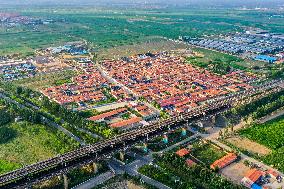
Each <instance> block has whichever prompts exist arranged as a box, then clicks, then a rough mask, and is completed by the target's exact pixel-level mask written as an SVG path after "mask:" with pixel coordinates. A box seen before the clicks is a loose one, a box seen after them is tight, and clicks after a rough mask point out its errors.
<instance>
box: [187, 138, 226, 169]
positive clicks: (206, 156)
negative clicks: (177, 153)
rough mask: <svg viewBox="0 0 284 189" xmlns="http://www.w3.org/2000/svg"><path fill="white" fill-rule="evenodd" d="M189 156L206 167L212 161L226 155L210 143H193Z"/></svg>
mask: <svg viewBox="0 0 284 189" xmlns="http://www.w3.org/2000/svg"><path fill="white" fill-rule="evenodd" d="M191 154H192V155H193V156H194V157H195V158H197V159H198V160H200V161H201V162H203V163H205V164H206V165H211V164H212V163H213V162H214V161H216V160H217V159H220V158H221V157H223V156H225V155H226V153H225V152H224V151H222V150H221V149H218V148H217V147H215V146H213V145H212V144H210V143H207V144H200V143H194V144H193V149H192V152H191Z"/></svg>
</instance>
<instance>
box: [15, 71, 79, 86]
mask: <svg viewBox="0 0 284 189" xmlns="http://www.w3.org/2000/svg"><path fill="white" fill-rule="evenodd" d="M75 75H77V73H76V72H75V71H71V70H67V71H61V72H54V73H50V74H44V75H38V76H35V77H32V78H26V79H21V80H15V81H13V83H14V84H16V85H20V86H24V87H28V88H30V89H33V90H40V89H44V88H47V87H51V86H56V85H58V84H61V83H62V82H63V83H66V82H67V83H68V82H70V81H71V78H72V77H73V76H75Z"/></svg>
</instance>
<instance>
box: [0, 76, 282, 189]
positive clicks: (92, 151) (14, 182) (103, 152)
mask: <svg viewBox="0 0 284 189" xmlns="http://www.w3.org/2000/svg"><path fill="white" fill-rule="evenodd" d="M283 88H284V85H283V81H282V80H277V81H271V82H266V83H264V84H262V85H260V86H257V87H255V88H253V89H250V90H246V91H241V92H239V93H235V94H230V95H228V96H224V97H218V98H216V99H213V100H210V101H208V102H206V103H204V104H203V105H201V106H199V107H197V108H195V109H192V110H190V111H188V112H185V113H182V114H179V115H176V116H173V117H171V118H169V119H166V120H161V121H158V122H156V123H153V124H151V125H148V126H141V127H139V128H137V129H135V130H131V131H128V132H126V133H123V134H120V135H118V136H115V137H113V138H111V139H106V140H103V141H100V142H97V143H95V144H92V145H86V146H83V147H80V148H78V149H76V150H74V151H71V152H68V153H65V154H62V155H59V156H56V157H53V158H50V159H47V160H45V161H41V162H38V163H35V164H32V165H28V166H26V167H23V168H21V169H17V170H15V171H12V172H9V173H6V174H3V175H0V188H23V187H27V186H30V185H32V184H34V183H38V182H39V181H42V180H45V179H49V178H51V177H53V176H56V175H60V174H63V173H65V172H67V171H68V170H70V169H72V168H74V167H78V166H80V165H84V164H86V163H90V162H93V161H98V160H100V159H102V158H104V157H107V156H109V155H110V154H111V153H112V152H114V151H117V150H119V149H125V147H126V146H131V145H133V144H135V143H137V142H141V141H144V140H148V138H149V137H151V136H157V135H158V134H161V133H162V132H165V131H167V130H168V129H169V128H170V127H172V128H174V127H175V126H177V125H181V124H183V123H186V122H188V121H196V120H199V119H201V118H204V117H205V116H207V115H212V114H214V112H218V111H220V110H224V109H228V108H230V107H232V106H234V105H238V104H240V103H242V102H243V101H246V100H247V99H249V101H252V100H256V99H259V98H260V97H261V96H264V95H267V94H270V93H274V92H277V91H281V90H283Z"/></svg>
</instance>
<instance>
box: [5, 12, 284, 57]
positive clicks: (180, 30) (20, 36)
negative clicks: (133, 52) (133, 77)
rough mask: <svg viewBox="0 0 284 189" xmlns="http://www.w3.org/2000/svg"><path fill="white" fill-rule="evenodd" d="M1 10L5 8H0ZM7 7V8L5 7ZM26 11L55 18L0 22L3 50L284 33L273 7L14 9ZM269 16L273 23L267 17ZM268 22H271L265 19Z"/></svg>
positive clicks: (15, 51) (21, 51)
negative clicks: (251, 30) (248, 30)
mask: <svg viewBox="0 0 284 189" xmlns="http://www.w3.org/2000/svg"><path fill="white" fill-rule="evenodd" d="M0 11H1V9H0ZM2 11H7V10H4V9H3V10H2ZM8 11H10V12H20V13H21V14H23V15H27V16H33V17H40V18H50V19H54V20H56V22H55V23H52V24H48V25H40V26H17V27H13V28H3V26H0V41H1V42H0V49H1V50H0V54H2V55H3V54H22V55H29V54H32V53H33V50H34V49H37V48H41V47H48V46H50V45H59V44H62V43H63V42H67V41H74V40H87V41H88V42H90V44H91V45H92V46H93V47H95V48H97V49H100V50H103V49H107V48H111V47H115V46H121V45H129V44H130V45H131V44H136V43H139V42H145V41H149V40H152V39H153V38H156V37H167V38H175V39H176V38H177V37H178V36H180V35H188V36H192V37H194V36H202V35H212V34H220V33H226V32H234V31H240V30H242V29H244V28H245V27H248V26H251V27H259V28H262V29H267V30H270V31H273V32H283V30H282V29H283V25H284V24H283V22H280V21H279V19H281V18H277V17H273V18H270V15H271V14H274V12H273V11H271V12H270V11H267V12H261V11H241V10H226V9H220V10H202V9H197V10H195V9H186V10H185V9H162V10H147V11H146V10H142V9H137V10H136V9H130V10H125V9H103V8H101V9H100V8H92V7H82V8H80V9H79V8H72V7H69V8H65V7H64V8H63V7H49V8H32V7H29V8H27V9H25V8H22V9H12V10H8ZM268 19H269V22H268ZM267 23H269V24H267Z"/></svg>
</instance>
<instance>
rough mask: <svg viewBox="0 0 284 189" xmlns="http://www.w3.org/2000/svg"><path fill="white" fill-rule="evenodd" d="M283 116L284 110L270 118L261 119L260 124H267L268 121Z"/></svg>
mask: <svg viewBox="0 0 284 189" xmlns="http://www.w3.org/2000/svg"><path fill="white" fill-rule="evenodd" d="M282 115H284V109H281V110H278V111H276V112H273V113H272V114H271V115H269V116H266V117H264V118H261V119H260V120H258V123H265V122H267V121H270V120H272V119H275V118H277V117H280V116H282Z"/></svg>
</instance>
